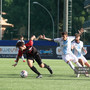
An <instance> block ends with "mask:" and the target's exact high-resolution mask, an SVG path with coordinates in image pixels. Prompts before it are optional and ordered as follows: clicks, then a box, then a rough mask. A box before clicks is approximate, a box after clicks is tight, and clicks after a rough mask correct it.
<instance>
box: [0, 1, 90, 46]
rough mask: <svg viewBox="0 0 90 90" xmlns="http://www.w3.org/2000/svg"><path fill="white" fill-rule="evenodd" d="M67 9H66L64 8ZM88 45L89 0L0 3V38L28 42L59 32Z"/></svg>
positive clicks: (56, 34) (89, 27)
mask: <svg viewBox="0 0 90 90" xmlns="http://www.w3.org/2000/svg"><path fill="white" fill-rule="evenodd" d="M67 7H68V8H67ZM80 28H84V34H83V35H82V37H81V39H82V40H83V41H84V44H85V45H90V40H89V39H90V0H0V39H1V40H18V39H19V38H20V35H23V36H24V37H25V40H28V39H29V38H30V37H31V36H32V35H36V36H39V35H40V34H45V35H46V36H47V37H50V38H57V37H60V33H61V32H62V31H65V30H66V31H68V34H69V35H75V33H77V32H78V30H79V29H80Z"/></svg>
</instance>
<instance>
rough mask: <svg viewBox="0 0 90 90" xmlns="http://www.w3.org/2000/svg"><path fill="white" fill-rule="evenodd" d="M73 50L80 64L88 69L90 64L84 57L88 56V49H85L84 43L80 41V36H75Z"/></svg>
mask: <svg viewBox="0 0 90 90" xmlns="http://www.w3.org/2000/svg"><path fill="white" fill-rule="evenodd" d="M72 49H73V53H74V55H75V56H76V57H77V58H78V62H79V63H80V64H81V65H82V66H83V67H84V65H86V66H87V67H90V64H89V63H88V61H87V60H86V58H85V57H84V56H83V53H82V52H84V54H87V51H86V49H84V47H83V42H82V41H80V34H76V35H75V40H74V41H73V42H72Z"/></svg>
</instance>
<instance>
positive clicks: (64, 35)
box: [61, 32, 68, 40]
mask: <svg viewBox="0 0 90 90" xmlns="http://www.w3.org/2000/svg"><path fill="white" fill-rule="evenodd" d="M61 35H62V38H63V40H67V37H68V33H67V32H62V34H61Z"/></svg>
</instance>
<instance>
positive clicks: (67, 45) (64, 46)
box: [40, 32, 82, 77]
mask: <svg viewBox="0 0 90 90" xmlns="http://www.w3.org/2000/svg"><path fill="white" fill-rule="evenodd" d="M40 38H41V39H45V40H48V41H54V42H57V43H59V44H60V48H61V51H62V59H63V60H64V61H65V62H66V63H67V64H68V65H69V66H70V67H71V68H72V69H73V70H74V71H75V72H77V70H76V69H75V67H74V65H73V64H72V62H71V61H73V62H74V63H75V64H76V65H77V66H78V67H82V66H81V65H80V64H79V62H78V59H77V57H76V56H75V55H74V54H73V53H72V51H71V41H72V40H74V39H75V37H72V36H68V34H67V32H63V33H62V37H61V38H55V39H51V38H46V37H45V35H43V36H42V35H41V36H40ZM79 75H80V74H77V77H79Z"/></svg>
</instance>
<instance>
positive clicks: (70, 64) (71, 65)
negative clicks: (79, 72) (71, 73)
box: [68, 61, 75, 70]
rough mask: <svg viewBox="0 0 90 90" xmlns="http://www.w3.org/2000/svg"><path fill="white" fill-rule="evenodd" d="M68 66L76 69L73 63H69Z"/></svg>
mask: <svg viewBox="0 0 90 90" xmlns="http://www.w3.org/2000/svg"><path fill="white" fill-rule="evenodd" d="M68 65H69V66H70V67H71V68H72V69H73V70H74V69H75V67H74V65H73V64H72V62H71V61H69V62H68Z"/></svg>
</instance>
